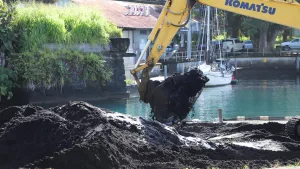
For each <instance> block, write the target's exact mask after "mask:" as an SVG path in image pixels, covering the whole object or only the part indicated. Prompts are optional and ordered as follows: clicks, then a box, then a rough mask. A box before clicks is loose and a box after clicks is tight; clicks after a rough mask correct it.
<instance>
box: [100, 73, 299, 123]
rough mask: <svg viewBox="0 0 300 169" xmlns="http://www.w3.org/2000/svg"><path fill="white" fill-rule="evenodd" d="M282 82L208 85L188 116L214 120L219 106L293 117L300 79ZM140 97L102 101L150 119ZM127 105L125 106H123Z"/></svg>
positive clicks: (232, 113)
mask: <svg viewBox="0 0 300 169" xmlns="http://www.w3.org/2000/svg"><path fill="white" fill-rule="evenodd" d="M296 82H297V83H295V81H293V80H282V81H277V80H276V81H270V80H267V81H264V80H261V81H240V82H239V84H238V85H227V86H220V87H210V88H205V89H204V90H203V92H202V94H201V95H200V97H199V98H198V100H197V101H196V103H195V105H194V110H193V111H191V113H190V114H189V116H188V119H199V120H202V121H213V120H215V119H217V118H218V109H219V108H221V109H223V116H224V118H235V117H236V116H247V117H255V116H262V115H266V116H293V115H299V114H300V104H299V103H300V94H299V90H300V83H299V78H298V79H296ZM135 94H136V95H135V96H136V97H134V98H130V99H128V100H126V101H122V102H109V104H110V105H108V104H107V103H104V104H98V105H97V106H99V107H109V108H111V109H112V110H114V111H119V112H121V113H126V114H131V115H133V116H140V117H143V118H149V113H150V106H149V105H148V104H145V103H143V102H140V101H139V97H138V93H135ZM123 104H125V105H123Z"/></svg>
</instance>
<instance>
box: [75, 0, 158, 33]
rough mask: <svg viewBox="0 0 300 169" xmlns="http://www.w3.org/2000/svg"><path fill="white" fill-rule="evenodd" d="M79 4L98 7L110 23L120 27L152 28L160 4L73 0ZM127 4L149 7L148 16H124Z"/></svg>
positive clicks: (108, 0)
mask: <svg viewBox="0 0 300 169" xmlns="http://www.w3.org/2000/svg"><path fill="white" fill-rule="evenodd" d="M73 2H75V3H77V4H79V5H87V6H91V7H96V8H99V10H100V11H101V12H102V13H103V15H104V16H105V17H106V18H107V19H108V20H109V21H111V22H112V23H114V24H115V25H117V26H118V27H121V28H137V29H152V28H153V27H154V26H155V24H156V22H157V18H158V17H159V14H160V13H159V11H160V10H161V9H162V6H161V5H154V4H141V3H132V2H122V1H112V0H73ZM127 5H146V6H149V7H150V15H149V16H126V15H125V13H126V12H128V9H127V7H126V6H127Z"/></svg>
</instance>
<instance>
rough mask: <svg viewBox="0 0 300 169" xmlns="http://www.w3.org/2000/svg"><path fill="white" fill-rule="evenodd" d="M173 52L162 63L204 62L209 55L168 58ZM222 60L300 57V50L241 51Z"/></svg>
mask: <svg viewBox="0 0 300 169" xmlns="http://www.w3.org/2000/svg"><path fill="white" fill-rule="evenodd" d="M171 53H172V52H165V53H164V54H163V56H162V57H161V58H160V61H162V62H188V61H200V60H204V57H205V56H206V55H207V53H206V51H205V50H202V51H201V50H194V51H191V57H190V59H188V57H187V56H188V55H187V51H180V52H175V53H174V54H173V55H172V57H169V58H168V57H167V56H168V55H170V54H171ZM212 56H213V57H214V58H219V57H220V53H218V52H217V53H215V54H213V55H212ZM221 56H222V58H235V57H239V58H240V57H245V58H247V57H252V58H255V57H296V56H299V57H300V50H289V51H284V50H281V49H276V50H273V51H268V50H261V51H259V50H258V49H243V50H240V51H234V52H224V51H223V52H221Z"/></svg>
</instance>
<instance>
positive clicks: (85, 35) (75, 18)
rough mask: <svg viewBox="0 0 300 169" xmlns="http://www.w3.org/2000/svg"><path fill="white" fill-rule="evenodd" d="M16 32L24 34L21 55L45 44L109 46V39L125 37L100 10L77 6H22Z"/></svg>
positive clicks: (18, 10)
mask: <svg viewBox="0 0 300 169" xmlns="http://www.w3.org/2000/svg"><path fill="white" fill-rule="evenodd" d="M14 29H15V30H17V31H22V34H21V51H29V50H32V49H36V48H39V47H40V46H41V45H43V44H45V43H59V44H78V43H91V44H97V43H98V44H108V43H109V38H111V37H121V36H122V31H121V29H118V28H117V27H116V26H115V25H113V24H112V23H111V22H109V21H108V20H106V19H105V18H104V17H103V16H102V14H101V13H100V12H99V10H96V9H94V8H88V7H84V6H78V5H76V4H72V5H70V6H67V7H59V6H55V5H47V4H42V3H30V4H29V3H25V4H22V5H21V4H19V5H18V6H17V20H16V22H15V24H14Z"/></svg>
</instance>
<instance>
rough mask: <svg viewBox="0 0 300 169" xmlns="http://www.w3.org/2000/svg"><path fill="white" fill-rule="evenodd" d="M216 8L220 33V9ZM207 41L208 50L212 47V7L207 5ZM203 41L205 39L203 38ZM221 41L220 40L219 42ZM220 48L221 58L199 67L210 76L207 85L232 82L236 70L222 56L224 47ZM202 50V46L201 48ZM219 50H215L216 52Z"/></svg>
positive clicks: (220, 84)
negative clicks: (229, 66) (228, 65)
mask: <svg viewBox="0 0 300 169" xmlns="http://www.w3.org/2000/svg"><path fill="white" fill-rule="evenodd" d="M215 10H216V24H217V33H218V35H219V32H220V30H219V23H218V14H217V13H218V11H217V10H218V9H215ZM206 27H207V35H206V36H207V38H206V39H207V43H206V50H207V51H208V50H209V48H210V44H211V43H210V7H209V6H207V24H206ZM202 41H203V40H202ZM219 43H220V42H219ZM202 44H203V43H202ZM218 45H219V48H218V52H219V58H218V59H216V60H215V61H214V62H213V63H211V64H207V63H206V62H204V63H202V64H200V65H199V66H198V68H199V69H200V70H201V71H202V72H203V74H204V75H205V76H206V77H208V78H209V81H208V82H207V83H206V85H205V86H206V87H212V86H222V85H229V84H231V81H232V77H233V71H234V70H235V68H234V67H231V68H228V67H227V61H228V60H227V59H223V58H222V48H221V47H220V44H218ZM201 50H202V48H201ZM213 54H217V52H216V51H215V53H213Z"/></svg>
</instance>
